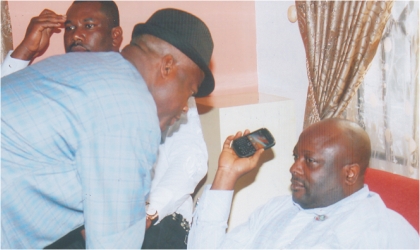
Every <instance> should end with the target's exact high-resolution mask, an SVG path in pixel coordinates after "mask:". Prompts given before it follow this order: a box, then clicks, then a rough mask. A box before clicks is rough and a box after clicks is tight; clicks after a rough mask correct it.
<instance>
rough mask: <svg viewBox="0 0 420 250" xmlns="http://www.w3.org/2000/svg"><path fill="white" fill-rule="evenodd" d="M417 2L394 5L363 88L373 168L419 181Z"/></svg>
mask: <svg viewBox="0 0 420 250" xmlns="http://www.w3.org/2000/svg"><path fill="white" fill-rule="evenodd" d="M419 59H420V58H419V2H418V1H396V2H395V3H394V7H393V9H392V13H391V17H390V19H389V21H388V23H387V26H386V28H385V30H384V34H383V36H382V38H381V42H380V44H379V48H378V51H377V53H376V56H375V57H374V59H373V61H372V66H371V68H370V69H369V71H368V73H367V74H366V76H365V79H364V83H363V84H362V85H361V87H360V89H359V98H358V110H359V117H358V122H359V123H360V124H362V125H363V126H364V127H365V130H366V131H367V132H368V134H369V136H370V138H371V142H372V158H371V164H370V165H371V167H373V168H378V169H382V170H386V171H389V172H393V173H397V174H400V175H404V176H408V177H411V178H415V179H418V178H419V117H418V114H419V91H420V88H419Z"/></svg>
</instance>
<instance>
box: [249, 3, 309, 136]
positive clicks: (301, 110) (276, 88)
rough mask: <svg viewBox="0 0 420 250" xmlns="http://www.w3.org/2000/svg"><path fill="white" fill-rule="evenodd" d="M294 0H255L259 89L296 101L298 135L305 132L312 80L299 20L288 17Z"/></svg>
mask: <svg viewBox="0 0 420 250" xmlns="http://www.w3.org/2000/svg"><path fill="white" fill-rule="evenodd" d="M294 4H295V2H294V1H255V12H256V28H257V68H258V91H259V92H260V93H266V94H270V95H278V96H282V97H286V98H289V99H292V100H294V101H295V110H296V119H295V120H296V138H298V135H299V134H300V133H301V132H302V128H303V117H304V114H305V103H306V93H307V88H308V80H307V75H306V57H305V48H304V47H303V42H302V38H301V36H300V32H299V27H298V23H297V22H295V23H291V22H289V20H288V19H287V9H288V8H289V6H290V5H294Z"/></svg>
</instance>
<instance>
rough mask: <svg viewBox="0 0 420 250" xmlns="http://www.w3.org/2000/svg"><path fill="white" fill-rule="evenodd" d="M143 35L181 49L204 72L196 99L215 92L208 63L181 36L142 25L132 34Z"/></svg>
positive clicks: (137, 26)
mask: <svg viewBox="0 0 420 250" xmlns="http://www.w3.org/2000/svg"><path fill="white" fill-rule="evenodd" d="M141 34H149V35H153V36H156V37H158V38H160V39H162V40H164V41H166V42H168V43H170V44H172V45H173V46H174V47H176V48H177V49H179V50H180V51H181V52H182V53H184V54H185V55H186V56H188V57H189V58H190V59H191V60H192V61H193V62H194V63H195V64H197V66H198V67H199V68H200V69H201V70H202V71H203V72H204V80H203V82H202V83H201V85H200V87H199V88H198V92H197V94H196V95H195V96H196V97H203V96H207V95H209V94H210V93H211V92H213V90H214V77H213V73H212V72H211V71H210V68H209V67H208V66H207V63H206V62H205V61H204V60H203V58H202V57H201V56H200V54H199V53H198V52H197V51H196V50H195V49H194V48H193V46H191V45H190V44H188V43H186V42H185V41H184V40H182V39H181V38H179V35H178V34H176V33H174V32H172V31H171V30H168V29H164V28H162V27H158V26H155V25H152V24H147V23H140V24H137V25H136V26H135V27H134V29H133V33H132V36H131V37H132V38H133V37H137V36H138V35H141Z"/></svg>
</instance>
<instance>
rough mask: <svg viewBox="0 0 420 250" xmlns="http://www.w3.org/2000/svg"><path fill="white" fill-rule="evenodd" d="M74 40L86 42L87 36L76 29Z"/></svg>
mask: <svg viewBox="0 0 420 250" xmlns="http://www.w3.org/2000/svg"><path fill="white" fill-rule="evenodd" d="M73 40H74V41H84V40H85V34H84V33H83V32H82V30H81V29H78V28H76V29H75V30H74V33H73Z"/></svg>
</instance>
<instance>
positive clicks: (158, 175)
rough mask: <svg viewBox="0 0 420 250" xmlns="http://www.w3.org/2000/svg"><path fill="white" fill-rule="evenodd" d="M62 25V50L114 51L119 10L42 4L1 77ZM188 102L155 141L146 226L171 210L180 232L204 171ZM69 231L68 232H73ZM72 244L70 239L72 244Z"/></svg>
mask: <svg viewBox="0 0 420 250" xmlns="http://www.w3.org/2000/svg"><path fill="white" fill-rule="evenodd" d="M63 27H64V48H65V51H66V53H69V52H101V51H116V52H118V51H119V48H120V46H121V43H122V32H123V31H122V29H121V27H120V26H119V11H118V7H117V5H116V4H115V2H113V1H98V2H95V1H75V2H74V3H73V4H72V5H71V6H70V7H69V9H68V10H67V13H66V15H59V14H56V13H54V12H53V11H51V10H48V9H45V10H43V11H42V12H41V14H40V15H39V16H37V17H34V18H32V19H31V21H30V23H29V25H28V28H27V31H26V34H25V37H24V39H23V41H22V42H21V43H20V44H19V45H18V46H17V47H16V49H15V50H14V51H10V52H9V53H8V55H7V57H6V58H5V61H4V62H3V64H2V77H3V76H6V75H8V74H11V73H14V72H16V71H18V70H20V69H22V68H25V67H26V66H28V65H29V64H30V63H31V62H32V61H33V60H34V59H35V58H36V57H38V56H40V55H42V53H43V52H44V51H45V50H46V49H47V48H48V46H49V40H50V37H51V36H52V35H53V33H55V31H56V30H57V29H60V28H63ZM188 107H189V110H188V112H187V114H182V115H181V118H180V120H179V121H177V122H176V123H175V124H174V125H173V126H171V127H170V128H169V129H168V130H167V131H166V134H162V137H163V140H165V143H163V144H161V145H160V146H159V155H158V160H157V162H156V164H155V168H154V175H153V176H154V178H153V181H152V187H151V192H150V196H149V202H148V205H147V207H148V209H147V211H146V212H147V214H148V217H147V228H149V227H150V226H151V225H152V220H153V223H154V224H158V223H159V222H160V221H161V220H162V219H164V218H165V217H167V216H170V215H172V214H174V213H176V214H177V217H176V218H177V219H178V220H179V221H178V224H179V228H181V227H184V229H185V233H188V230H189V223H190V222H191V217H192V209H193V201H192V197H191V194H192V193H193V192H194V189H195V187H196V185H197V184H198V183H199V181H200V180H201V179H202V178H203V177H204V176H205V174H206V172H207V159H208V154H207V148H206V144H205V142H204V138H203V134H202V130H201V124H200V120H199V116H198V112H197V107H196V105H195V100H194V97H191V98H190V99H189V101H188ZM153 176H152V177H153ZM171 218H172V216H171ZM83 232H84V231H82V234H83ZM150 234H151V232H149V233H147V234H146V238H145V242H147V243H148V244H154V243H155V242H156V241H155V240H154V239H152V238H151V236H150ZM69 235H70V236H71V237H73V236H74V235H75V234H74V233H71V234H69ZM76 236H79V235H78V234H76ZM149 236H150V237H149ZM66 239H67V238H65V239H63V241H60V242H64V241H66ZM184 239H185V236H183V237H182V239H181V238H180V243H181V244H183V245H177V246H174V247H176V248H186V245H185V244H184ZM60 242H59V244H61V243H60ZM82 244H84V243H83V242H81V243H80V245H82ZM77 246H79V245H77ZM51 247H60V245H52V246H51ZM74 247H76V245H72V248H74ZM150 247H152V245H149V248H150Z"/></svg>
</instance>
